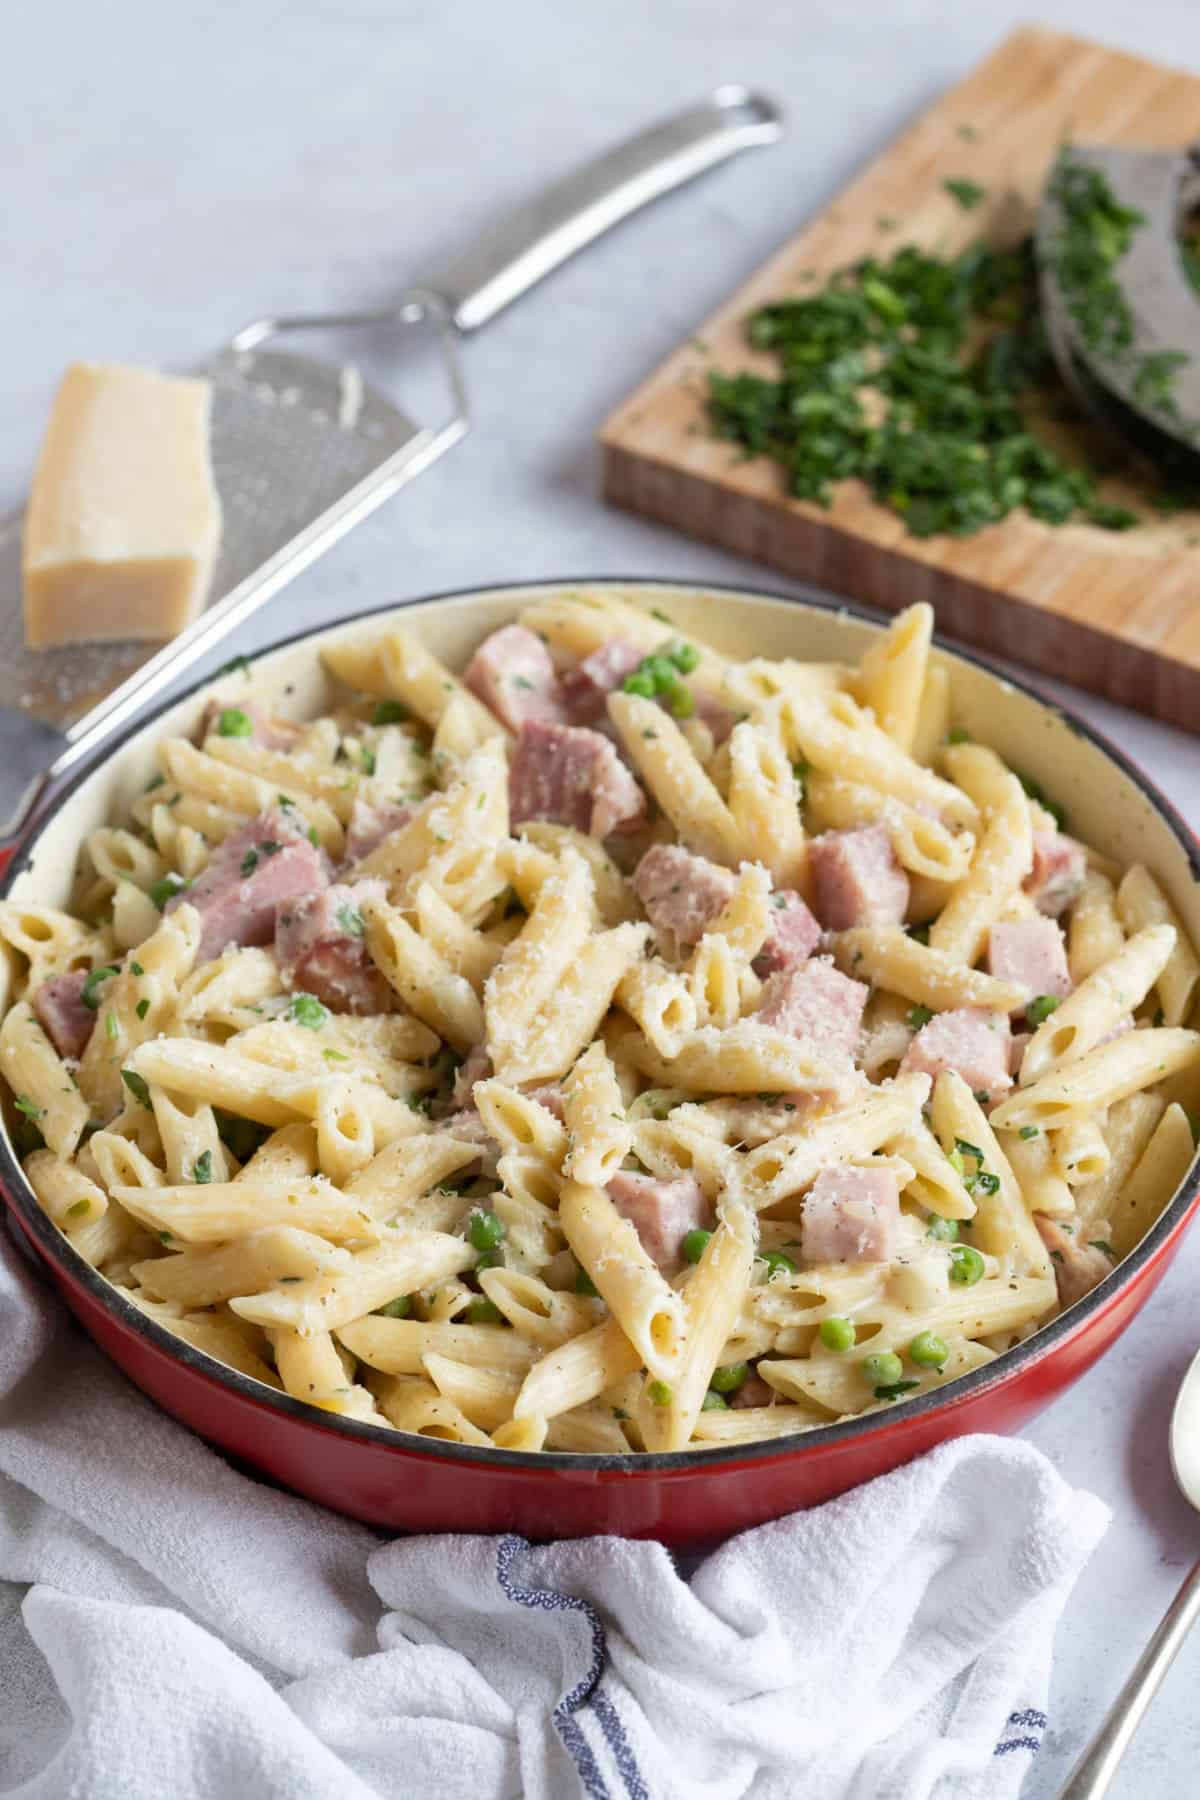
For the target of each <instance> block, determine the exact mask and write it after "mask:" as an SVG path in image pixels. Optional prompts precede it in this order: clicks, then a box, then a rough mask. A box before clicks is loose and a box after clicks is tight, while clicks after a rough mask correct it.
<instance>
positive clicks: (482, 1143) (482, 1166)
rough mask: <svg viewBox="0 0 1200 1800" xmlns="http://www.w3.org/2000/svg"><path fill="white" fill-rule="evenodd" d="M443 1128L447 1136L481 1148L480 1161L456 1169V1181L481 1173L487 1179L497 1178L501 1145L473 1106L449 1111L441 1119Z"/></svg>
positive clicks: (493, 1179)
mask: <svg viewBox="0 0 1200 1800" xmlns="http://www.w3.org/2000/svg"><path fill="white" fill-rule="evenodd" d="M441 1128H442V1130H443V1131H444V1132H445V1133H446V1135H447V1136H449V1137H454V1138H457V1139H458V1140H459V1142H460V1143H462V1144H475V1145H477V1146H478V1148H479V1160H478V1162H474V1163H466V1164H464V1166H463V1167H462V1168H461V1169H458V1170H456V1171H455V1175H454V1179H455V1181H459V1180H464V1179H466V1177H468V1176H477V1175H481V1176H482V1177H483V1178H484V1180H485V1181H495V1180H496V1177H497V1173H498V1165H499V1162H500V1146H499V1144H498V1143H497V1142H496V1140H495V1138H494V1137H493V1136H492V1134H491V1132H490V1131H489V1130H488V1128H487V1126H486V1125H485V1124H484V1122H483V1120H482V1119H481V1118H480V1116H479V1114H478V1113H477V1112H476V1110H475V1108H474V1107H473V1106H468V1107H464V1108H463V1110H462V1112H453V1113H447V1114H446V1117H445V1118H444V1119H442V1121H441Z"/></svg>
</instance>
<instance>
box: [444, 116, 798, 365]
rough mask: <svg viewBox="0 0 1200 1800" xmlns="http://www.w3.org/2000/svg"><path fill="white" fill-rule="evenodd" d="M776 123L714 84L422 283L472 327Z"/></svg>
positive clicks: (777, 127)
mask: <svg viewBox="0 0 1200 1800" xmlns="http://www.w3.org/2000/svg"><path fill="white" fill-rule="evenodd" d="M781 130H782V114H781V112H780V111H779V108H778V107H777V106H775V105H774V103H773V102H772V101H770V100H768V99H766V98H765V97H764V96H763V95H761V94H754V93H751V92H749V91H748V90H747V89H746V88H743V87H734V86H728V87H719V88H717V89H716V90H715V91H714V92H713V93H711V94H710V95H708V97H707V98H706V99H704V100H701V101H700V102H699V103H698V104H697V105H695V106H689V107H687V108H686V109H685V110H684V111H683V112H679V113H675V114H673V115H672V117H671V118H669V119H664V120H662V121H661V123H660V124H658V125H652V126H650V127H649V129H648V130H646V131H640V132H638V134H637V136H636V137H632V138H628V139H627V140H626V141H625V142H624V143H622V144H617V145H615V146H614V148H613V149H611V150H606V151H605V152H604V154H603V155H602V156H598V157H596V158H595V160H594V161H592V162H589V163H585V164H584V165H583V167H582V168H580V169H576V170H575V172H574V173H573V174H571V175H568V176H567V177H566V178H565V179H564V180H562V181H558V182H555V183H554V185H553V186H552V187H549V188H547V189H546V190H545V191H544V193H542V194H540V195H538V196H537V197H536V198H535V199H533V200H529V201H527V202H526V203H525V204H524V205H523V206H520V207H518V208H517V209H516V210H515V211H514V212H512V213H509V214H508V215H507V217H505V218H503V219H500V220H498V221H497V223H496V224H495V225H493V226H492V227H491V229H490V230H488V231H486V232H484V234H483V236H482V237H481V238H479V239H478V240H477V241H476V242H475V243H474V244H473V245H472V247H471V248H470V249H469V250H467V251H465V252H464V253H463V254H462V255H461V256H459V257H457V258H456V259H455V260H454V261H453V262H451V263H450V264H449V265H448V266H447V267H446V268H444V269H442V270H441V271H440V272H439V273H437V274H435V275H433V276H432V277H431V278H430V279H428V280H426V281H425V282H423V283H422V285H423V286H424V287H427V288H431V289H432V290H433V291H434V292H435V293H437V294H439V295H440V296H441V297H442V298H443V299H444V300H445V302H446V305H447V307H448V308H449V311H450V317H451V319H452V320H453V322H454V324H455V325H456V326H457V327H458V329H459V330H460V331H474V330H476V329H477V327H479V326H480V325H486V324H487V322H488V320H489V319H492V318H494V317H495V316H496V314H497V313H498V312H500V311H502V309H503V308H504V307H506V306H508V305H509V304H510V303H511V302H512V301H514V300H517V299H519V298H520V296H521V295H522V294H524V293H526V292H528V290H529V289H530V288H531V287H533V286H534V285H535V283H537V282H539V281H541V279H542V277H543V276H545V275H549V274H550V273H551V271H552V270H553V269H557V268H558V266H559V265H560V263H564V262H566V261H567V259H568V257H571V256H574V255H575V254H576V252H577V251H579V250H582V249H583V248H584V247H585V245H587V244H590V243H591V242H592V241H593V240H594V239H595V238H598V237H599V236H600V235H601V233H602V232H605V231H607V230H608V229H609V228H610V227H611V226H613V225H617V224H619V223H620V221H621V220H622V219H626V218H628V217H629V215H630V214H631V213H635V212H637V211H639V210H640V208H641V207H643V206H646V205H648V204H649V202H650V201H651V200H657V199H658V198H659V196H660V195H662V194H667V193H670V192H671V190H672V189H673V188H677V187H681V186H682V185H683V183H684V182H685V181H691V180H693V179H694V177H695V176H697V175H702V174H703V173H704V171H705V170H706V169H712V168H715V167H716V166H717V165H718V164H719V163H723V162H725V161H726V160H727V159H728V158H729V157H731V156H735V155H736V154H737V153H738V151H739V150H746V149H749V148H751V147H752V146H753V145H755V144H772V143H774V142H775V140H776V139H777V138H778V137H779V135H780V132H781Z"/></svg>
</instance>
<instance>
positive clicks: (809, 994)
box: [755, 956, 870, 1056]
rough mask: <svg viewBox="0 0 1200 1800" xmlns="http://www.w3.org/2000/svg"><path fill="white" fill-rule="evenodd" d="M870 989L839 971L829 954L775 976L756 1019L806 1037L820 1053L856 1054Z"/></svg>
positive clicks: (805, 1040)
mask: <svg viewBox="0 0 1200 1800" xmlns="http://www.w3.org/2000/svg"><path fill="white" fill-rule="evenodd" d="M869 993H870V989H869V988H868V987H867V986H866V985H865V983H864V982H861V981H852V980H851V979H850V977H849V976H848V975H843V974H842V973H841V972H840V971H839V970H838V969H835V968H834V966H833V960H832V958H831V957H828V956H818V957H814V958H813V959H812V960H811V961H810V962H806V963H805V964H804V965H803V966H802V967H801V968H799V969H791V970H789V971H788V972H787V973H785V974H781V975H772V976H771V978H770V980H769V981H768V982H767V984H766V986H765V987H764V989H763V996H762V1004H761V1005H760V1007H759V1009H758V1012H757V1013H756V1014H755V1018H756V1019H757V1021H758V1023H759V1024H760V1025H772V1026H774V1027H775V1029H776V1030H777V1031H786V1032H787V1033H788V1034H789V1035H790V1036H791V1037H795V1038H800V1039H802V1040H803V1041H804V1042H805V1043H808V1044H811V1045H812V1047H813V1049H814V1050H816V1051H817V1052H818V1053H825V1054H828V1053H829V1052H830V1051H834V1052H838V1053H840V1054H843V1055H847V1056H852V1055H853V1054H854V1050H855V1046H856V1045H857V1043H858V1034H859V1031H860V1030H861V1028H862V1016H863V1008H864V1007H865V1006H866V1004H867V999H868V996H869Z"/></svg>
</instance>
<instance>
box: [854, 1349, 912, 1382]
mask: <svg viewBox="0 0 1200 1800" xmlns="http://www.w3.org/2000/svg"><path fill="white" fill-rule="evenodd" d="M862 1372H863V1374H864V1375H865V1376H866V1378H867V1380H868V1381H869V1382H870V1383H871V1385H872V1387H891V1385H892V1383H893V1382H895V1381H899V1380H900V1377H901V1376H902V1375H903V1374H904V1364H903V1363H902V1362H901V1361H900V1358H899V1357H898V1356H897V1355H896V1352H895V1351H894V1350H877V1351H876V1352H875V1354H874V1355H873V1356H864V1357H863V1362H862Z"/></svg>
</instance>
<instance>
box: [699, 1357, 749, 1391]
mask: <svg viewBox="0 0 1200 1800" xmlns="http://www.w3.org/2000/svg"><path fill="white" fill-rule="evenodd" d="M749 1373H750V1364H749V1363H744V1362H740V1363H725V1364H724V1365H723V1366H722V1367H721V1368H719V1369H714V1370H713V1372H712V1374H711V1375H710V1376H709V1380H708V1385H709V1387H710V1388H712V1389H713V1390H714V1392H715V1393H718V1394H735V1393H736V1392H737V1390H738V1388H740V1387H741V1385H742V1383H743V1382H744V1381H745V1379H746V1377H747V1375H749Z"/></svg>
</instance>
